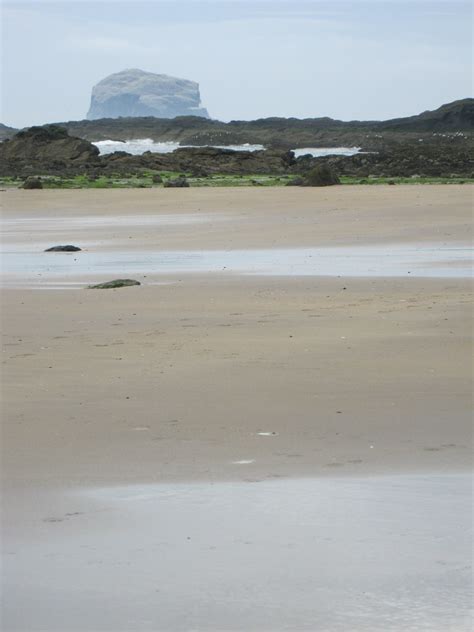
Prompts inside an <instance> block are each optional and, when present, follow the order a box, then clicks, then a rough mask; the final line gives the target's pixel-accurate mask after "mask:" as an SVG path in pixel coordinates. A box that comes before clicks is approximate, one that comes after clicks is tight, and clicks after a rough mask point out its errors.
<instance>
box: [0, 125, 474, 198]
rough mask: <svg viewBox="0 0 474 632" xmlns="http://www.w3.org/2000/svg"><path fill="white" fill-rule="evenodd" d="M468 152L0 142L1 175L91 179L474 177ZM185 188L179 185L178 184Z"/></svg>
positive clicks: (36, 135) (440, 141)
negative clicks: (101, 147)
mask: <svg viewBox="0 0 474 632" xmlns="http://www.w3.org/2000/svg"><path fill="white" fill-rule="evenodd" d="M471 148H472V143H471V142H468V141H467V140H466V142H463V143H451V142H448V141H446V139H445V138H444V137H441V136H436V137H434V139H432V141H431V142H430V143H424V142H419V141H418V140H417V141H416V142H405V143H394V144H390V145H387V147H386V148H385V149H383V150H381V151H379V152H369V153H359V154H355V155H354V156H325V157H321V158H313V157H312V156H311V155H309V154H308V155H306V156H300V157H299V158H295V154H294V152H292V151H282V150H277V149H267V150H261V151H232V150H230V149H219V148H216V147H182V148H179V149H177V150H176V151H173V152H171V153H168V154H159V153H152V152H145V153H144V154H142V155H139V156H133V155H131V154H128V153H127V152H124V151H121V152H115V153H113V154H108V155H105V156H99V155H98V149H97V148H96V147H95V146H94V145H92V144H91V143H89V142H88V141H84V140H81V139H79V138H74V137H70V136H68V135H67V132H66V131H65V130H64V129H61V128H58V127H57V126H47V127H44V128H31V129H30V130H27V131H25V132H19V133H18V134H17V135H16V136H15V137H14V138H12V139H11V140H9V141H5V142H3V143H0V176H13V177H21V178H25V177H27V176H43V175H44V176H46V175H60V176H74V175H84V174H87V175H88V177H89V178H90V179H91V180H92V179H97V178H98V177H100V176H101V175H105V176H130V175H133V174H143V173H144V172H151V173H154V174H159V172H163V171H171V172H178V173H185V174H191V175H194V176H199V177H204V178H205V177H207V176H209V177H211V176H212V175H213V174H231V175H251V174H255V175H257V174H273V175H278V174H281V175H283V174H294V175H300V176H303V177H304V178H305V177H306V176H307V175H308V174H309V173H310V171H311V170H312V169H314V168H315V167H317V166H318V165H322V164H326V165H327V166H328V167H329V168H330V169H331V170H332V171H333V172H334V173H335V174H337V175H339V176H341V175H347V176H357V177H360V178H367V177H368V176H370V175H373V176H388V177H400V176H402V177H409V176H412V175H415V174H417V175H421V176H462V177H468V178H471V177H473V174H474V160H473V155H474V154H473V153H472V151H470V150H471ZM157 180H158V182H157V183H159V179H158V178H157ZM186 184H187V182H186ZM186 184H181V181H179V185H180V186H186ZM293 184H295V182H293ZM175 186H176V185H175Z"/></svg>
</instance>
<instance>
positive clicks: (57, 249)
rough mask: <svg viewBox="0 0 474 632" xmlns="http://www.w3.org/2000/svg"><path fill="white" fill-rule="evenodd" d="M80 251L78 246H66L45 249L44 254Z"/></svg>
mask: <svg viewBox="0 0 474 632" xmlns="http://www.w3.org/2000/svg"><path fill="white" fill-rule="evenodd" d="M80 250H82V249H81V248H79V247H78V246H71V245H70V244H68V245H67V246H52V247H51V248H46V250H45V252H79V251H80Z"/></svg>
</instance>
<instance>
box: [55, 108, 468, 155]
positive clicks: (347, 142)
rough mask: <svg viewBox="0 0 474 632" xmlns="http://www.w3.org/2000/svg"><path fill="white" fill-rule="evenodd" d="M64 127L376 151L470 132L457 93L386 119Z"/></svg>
mask: <svg viewBox="0 0 474 632" xmlns="http://www.w3.org/2000/svg"><path fill="white" fill-rule="evenodd" d="M60 125H62V126H63V127H66V128H67V129H68V130H69V133H70V134H72V135H74V136H78V137H80V138H85V139H88V140H91V141H97V140H107V139H111V140H124V139H133V138H152V139H153V140H155V141H173V142H179V143H181V144H182V145H196V146H202V145H234V144H242V143H251V144H261V145H264V146H265V147H271V148H278V149H295V148H297V147H336V146H357V147H362V148H364V149H367V150H372V151H379V150H381V149H383V148H384V147H386V146H387V144H396V143H405V142H408V141H413V142H416V141H418V139H419V138H423V139H424V140H425V142H427V141H429V140H430V139H434V140H436V138H437V136H438V135H439V134H445V135H446V136H445V137H444V142H446V143H448V142H449V143H452V144H463V143H464V142H465V138H466V136H469V135H472V133H473V132H474V99H462V100H460V101H454V102H453V103H448V104H446V105H443V106H441V107H440V108H438V109H436V110H432V111H428V112H423V113H422V114H417V115H415V116H409V117H405V118H398V119H392V120H388V121H338V120H334V119H331V118H328V117H323V118H308V119H296V118H277V117H272V118H265V119H258V120H255V121H230V122H229V123H223V122H221V121H215V120H210V119H205V118H201V117H197V116H179V117H176V118H174V119H168V118H155V117H152V116H147V117H140V118H133V117H128V118H121V119H114V118H103V119H100V120H93V121H70V122H67V123H61V124H60Z"/></svg>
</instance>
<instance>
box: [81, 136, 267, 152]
mask: <svg viewBox="0 0 474 632" xmlns="http://www.w3.org/2000/svg"><path fill="white" fill-rule="evenodd" d="M93 145H95V146H96V147H98V148H99V151H100V154H101V155H102V156H105V155H106V154H112V153H113V152H114V151H126V152H127V153H129V154H133V155H134V156H140V155H141V154H143V153H145V152H146V151H151V152H153V153H156V154H169V153H171V152H172V151H174V150H175V149H178V148H179V147H194V145H180V144H179V143H176V142H173V141H166V142H162V143H160V142H157V141H154V140H152V139H151V138H137V139H135V140H126V141H120V140H99V141H97V142H95V143H93ZM205 147H218V148H219V149H232V150H234V151H258V150H259V149H265V147H264V146H263V145H250V144H249V143H245V144H244V145H205Z"/></svg>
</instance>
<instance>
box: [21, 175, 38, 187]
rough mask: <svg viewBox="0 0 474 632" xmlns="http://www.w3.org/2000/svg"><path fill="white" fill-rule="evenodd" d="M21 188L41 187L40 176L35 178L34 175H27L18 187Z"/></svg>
mask: <svg viewBox="0 0 474 632" xmlns="http://www.w3.org/2000/svg"><path fill="white" fill-rule="evenodd" d="M20 188H21V189H42V188H43V183H42V182H41V178H35V177H34V176H28V178H26V180H25V181H24V182H23V184H22V185H21V187H20Z"/></svg>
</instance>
